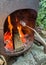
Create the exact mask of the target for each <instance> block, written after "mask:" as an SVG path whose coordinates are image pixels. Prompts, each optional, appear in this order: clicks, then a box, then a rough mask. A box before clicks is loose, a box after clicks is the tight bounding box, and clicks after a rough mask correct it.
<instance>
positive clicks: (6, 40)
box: [4, 32, 13, 51]
mask: <svg viewBox="0 0 46 65" xmlns="http://www.w3.org/2000/svg"><path fill="white" fill-rule="evenodd" d="M4 43H5V44H6V45H5V48H6V49H8V50H10V51H12V50H13V41H12V35H11V33H10V32H6V33H5V34H4Z"/></svg>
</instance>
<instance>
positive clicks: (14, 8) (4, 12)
mask: <svg viewBox="0 0 46 65" xmlns="http://www.w3.org/2000/svg"><path fill="white" fill-rule="evenodd" d="M0 3H1V6H0V14H1V15H0V54H2V55H4V56H18V55H20V54H22V53H23V52H25V51H26V50H28V49H29V48H30V47H31V45H32V43H33V40H32V41H30V43H31V45H29V46H28V47H27V48H25V49H24V50H22V51H20V52H15V51H13V52H6V50H5V49H4V37H3V36H4V35H3V34H4V28H5V27H4V24H5V21H6V19H7V17H8V15H11V17H12V14H13V16H14V14H15V12H18V11H21V10H25V11H27V10H30V13H31V16H30V17H29V18H31V19H32V20H34V23H33V22H28V23H27V22H26V23H27V24H28V25H29V24H31V25H32V27H33V28H34V27H35V20H36V17H37V11H38V5H39V0H14V1H12V0H10V1H9V0H8V1H7V0H4V1H3V0H2V1H0ZM20 14H21V13H20ZM13 19H14V17H13ZM31 25H29V26H31ZM32 36H33V37H34V33H32ZM33 39H34V38H33Z"/></svg>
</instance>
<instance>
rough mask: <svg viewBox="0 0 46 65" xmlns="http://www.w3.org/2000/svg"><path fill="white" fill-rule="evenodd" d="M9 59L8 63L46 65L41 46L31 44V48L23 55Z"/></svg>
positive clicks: (45, 56)
mask: <svg viewBox="0 0 46 65" xmlns="http://www.w3.org/2000/svg"><path fill="white" fill-rule="evenodd" d="M16 59H17V60H16ZM9 60H10V61H9V65H46V54H44V51H43V46H37V45H36V44H33V47H32V49H30V50H28V51H27V52H26V53H25V54H24V55H21V56H19V57H12V58H10V59H9ZM43 63H44V64H43Z"/></svg>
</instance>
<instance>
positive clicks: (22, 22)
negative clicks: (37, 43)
mask: <svg viewBox="0 0 46 65" xmlns="http://www.w3.org/2000/svg"><path fill="white" fill-rule="evenodd" d="M20 24H21V25H22V26H26V27H28V28H30V29H31V30H33V31H34V32H35V34H36V35H37V36H38V37H39V39H40V40H41V41H42V42H43V43H42V44H43V45H44V46H46V42H45V40H44V39H43V38H42V37H41V36H40V35H39V33H38V32H37V31H36V30H35V29H33V28H32V27H29V26H28V25H26V23H25V22H24V21H20Z"/></svg>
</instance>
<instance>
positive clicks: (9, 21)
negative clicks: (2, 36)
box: [8, 16, 13, 33]
mask: <svg viewBox="0 0 46 65" xmlns="http://www.w3.org/2000/svg"><path fill="white" fill-rule="evenodd" d="M8 23H9V26H8V27H9V29H10V32H11V33H12V29H13V26H12V24H11V19H10V16H8Z"/></svg>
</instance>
